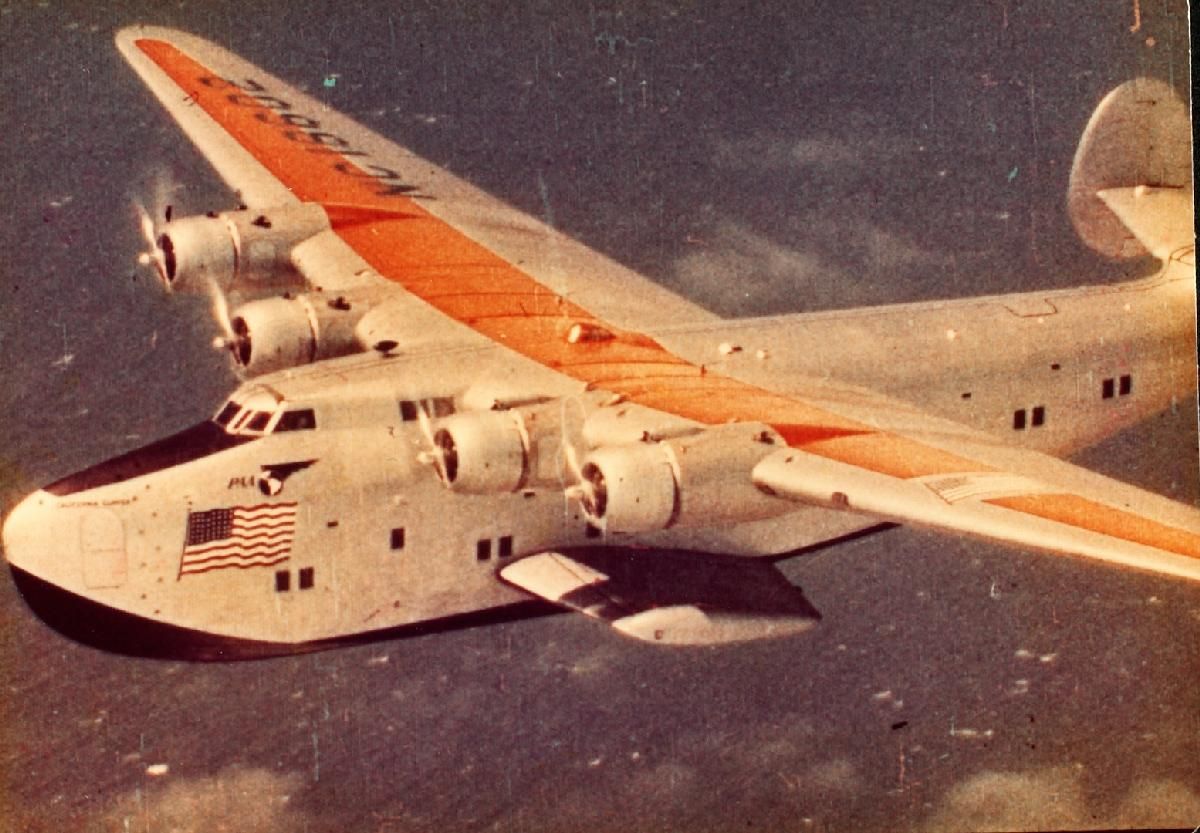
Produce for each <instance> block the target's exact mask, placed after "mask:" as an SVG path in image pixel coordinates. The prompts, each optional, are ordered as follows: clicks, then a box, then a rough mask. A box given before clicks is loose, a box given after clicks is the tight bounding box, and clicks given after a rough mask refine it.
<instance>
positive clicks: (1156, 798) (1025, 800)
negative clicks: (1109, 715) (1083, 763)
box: [923, 767, 1200, 833]
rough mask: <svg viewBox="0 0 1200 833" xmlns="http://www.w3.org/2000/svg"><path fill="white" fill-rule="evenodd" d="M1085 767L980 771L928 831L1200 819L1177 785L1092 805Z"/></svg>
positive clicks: (1145, 787)
mask: <svg viewBox="0 0 1200 833" xmlns="http://www.w3.org/2000/svg"><path fill="white" fill-rule="evenodd" d="M1081 775H1082V768H1079V767H1051V768H1048V769H1041V770H1034V771H1031V772H992V771H988V772H981V773H979V774H977V775H974V776H972V777H971V778H969V779H967V780H966V781H964V782H963V783H961V784H957V785H955V786H954V787H953V788H952V789H951V790H950V791H949V792H948V793H946V795H945V796H944V797H943V798H942V800H941V802H940V805H939V806H938V807H937V808H936V809H935V810H934V812H933V814H932V815H931V816H930V817H929V818H928V819H927V820H926V822H925V824H924V828H923V829H924V830H926V831H930V832H931V833H932V831H943V830H945V831H958V830H1057V829H1068V828H1072V829H1078V828H1089V829H1090V828H1104V827H1117V828H1121V827H1161V826H1166V827H1173V826H1178V825H1189V826H1190V825H1192V824H1195V822H1196V820H1197V819H1200V795H1197V794H1196V793H1195V792H1193V791H1192V790H1191V789H1189V788H1188V787H1186V786H1184V785H1183V784H1180V783H1178V782H1175V781H1167V780H1157V781H1152V780H1149V779H1143V780H1139V781H1136V782H1134V784H1133V786H1132V787H1131V788H1130V789H1129V791H1128V793H1126V795H1125V796H1124V797H1123V798H1122V799H1121V800H1120V801H1119V802H1118V803H1116V804H1113V805H1100V804H1097V803H1096V802H1094V801H1089V799H1088V796H1087V794H1086V793H1085V790H1084V787H1083V782H1082V778H1081Z"/></svg>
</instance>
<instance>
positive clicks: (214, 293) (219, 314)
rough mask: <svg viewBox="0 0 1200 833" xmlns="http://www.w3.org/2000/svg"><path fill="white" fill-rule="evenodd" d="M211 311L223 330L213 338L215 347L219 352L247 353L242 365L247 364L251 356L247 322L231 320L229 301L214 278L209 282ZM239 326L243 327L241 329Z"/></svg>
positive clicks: (239, 319)
mask: <svg viewBox="0 0 1200 833" xmlns="http://www.w3.org/2000/svg"><path fill="white" fill-rule="evenodd" d="M207 286H208V299H209V309H210V310H211V311H212V317H213V319H214V320H215V321H216V322H217V326H218V327H220V328H221V332H220V334H219V335H217V336H215V337H214V338H213V342H212V343H213V347H215V348H216V349H218V350H223V349H225V348H226V347H228V348H229V349H230V350H232V351H234V353H236V354H241V353H245V357H244V358H243V359H242V361H241V364H245V363H246V360H247V359H248V358H249V354H250V331H249V330H248V329H247V328H246V322H245V321H243V320H242V319H241V318H238V319H237V321H236V322H234V321H231V320H230V318H229V299H228V298H226V297H225V293H224V292H222V291H221V287H220V286H218V285H217V282H216V281H215V280H214V279H213V278H211V277H210V278H209V279H208V281H207ZM238 324H240V325H241V326H240V327H239V326H238Z"/></svg>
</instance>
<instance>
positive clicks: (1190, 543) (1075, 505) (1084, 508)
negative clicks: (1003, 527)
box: [985, 494, 1200, 558]
mask: <svg viewBox="0 0 1200 833" xmlns="http://www.w3.org/2000/svg"><path fill="white" fill-rule="evenodd" d="M985 502H986V503H991V504H994V505H996V506H1003V507H1004V508H1005V509H1012V510H1013V511H1015V512H1024V513H1025V514H1026V515H1033V516H1034V517H1038V518H1045V519H1046V520H1048V521H1056V522H1057V523H1062V524H1067V525H1068V526H1074V527H1078V528H1079V529H1086V530H1088V531H1089V532H1098V533H1100V534H1101V535H1108V536H1111V537H1113V538H1119V539H1120V540H1122V541H1132V542H1133V543H1135V544H1142V545H1143V546H1147V547H1154V548H1155V549H1160V550H1166V551H1167V552H1174V553H1178V554H1179V555H1186V556H1188V557H1189V558H1200V535H1197V534H1196V533H1194V532H1188V531H1187V530H1184V529H1177V528H1175V527H1170V526H1167V525H1165V524H1161V523H1159V522H1158V521H1152V520H1150V519H1149V518H1144V517H1142V516H1141V515H1134V514H1133V513H1131V512H1124V511H1122V510H1120V509H1114V508H1113V507H1111V506H1105V505H1104V504H1102V503H1096V502H1095V501H1093V500H1088V499H1087V498H1084V497H1080V496H1079V495H1070V494H1050V495H1020V496H1017V497H1001V498H992V499H991V500H988V501H985Z"/></svg>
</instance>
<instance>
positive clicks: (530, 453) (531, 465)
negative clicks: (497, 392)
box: [433, 401, 564, 494]
mask: <svg viewBox="0 0 1200 833" xmlns="http://www.w3.org/2000/svg"><path fill="white" fill-rule="evenodd" d="M561 411H562V408H561V405H560V403H558V402H557V401H555V402H549V403H545V404H541V405H534V406H529V407H523V408H513V409H510V410H499V411H478V412H467V413H461V414H455V415H454V416H451V417H447V418H446V419H444V420H441V421H440V422H439V423H438V425H437V430H436V431H435V432H434V435H433V442H434V445H435V446H436V447H437V448H436V453H437V455H438V457H439V458H440V464H439V474H440V475H441V477H442V481H443V482H444V483H445V484H446V485H447V486H448V487H449V488H451V489H453V490H454V491H456V492H466V493H468V494H494V493H500V492H515V491H517V490H518V489H523V488H532V487H539V486H553V487H555V488H558V487H561V486H562V485H563V479H564V478H563V456H562V436H561V429H560V426H561V418H562V413H561Z"/></svg>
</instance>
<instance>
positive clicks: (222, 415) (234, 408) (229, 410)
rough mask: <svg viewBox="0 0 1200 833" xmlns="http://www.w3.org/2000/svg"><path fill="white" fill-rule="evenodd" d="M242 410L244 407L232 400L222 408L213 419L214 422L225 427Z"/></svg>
mask: <svg viewBox="0 0 1200 833" xmlns="http://www.w3.org/2000/svg"><path fill="white" fill-rule="evenodd" d="M241 409H242V406H241V405H239V404H238V403H236V402H234V401H233V400H232V399H231V400H229V401H228V402H226V403H225V407H224V408H222V409H221V410H220V411H219V412H218V413H217V415H216V416H215V417H213V422H215V423H216V424H217V425H220V426H222V427H224V426H226V425H228V424H229V420H231V419H233V417H234V415H236V414H237V412H238V411H240V410H241Z"/></svg>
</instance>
